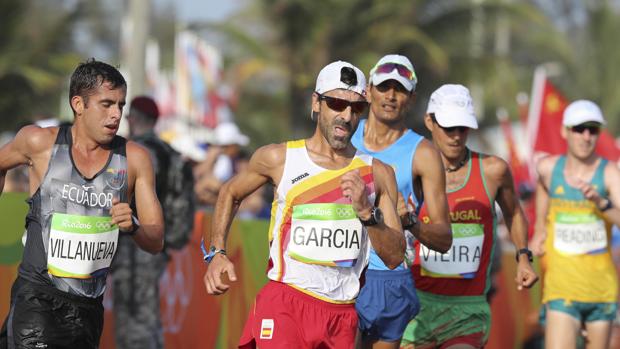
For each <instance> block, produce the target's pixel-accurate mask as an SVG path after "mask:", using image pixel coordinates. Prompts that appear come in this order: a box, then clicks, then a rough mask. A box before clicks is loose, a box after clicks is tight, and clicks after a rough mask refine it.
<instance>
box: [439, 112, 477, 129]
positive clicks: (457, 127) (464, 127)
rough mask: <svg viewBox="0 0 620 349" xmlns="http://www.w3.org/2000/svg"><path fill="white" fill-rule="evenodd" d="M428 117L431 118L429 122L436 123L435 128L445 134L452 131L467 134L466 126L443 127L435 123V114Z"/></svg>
mask: <svg viewBox="0 0 620 349" xmlns="http://www.w3.org/2000/svg"><path fill="white" fill-rule="evenodd" d="M430 116H431V120H433V122H434V123H436V124H437V126H439V127H440V128H441V129H442V130H444V131H445V132H447V133H452V132H454V131H458V132H459V133H465V132H467V130H469V127H466V126H453V127H443V126H441V125H440V124H439V123H438V122H437V119H435V114H433V113H431V114H430Z"/></svg>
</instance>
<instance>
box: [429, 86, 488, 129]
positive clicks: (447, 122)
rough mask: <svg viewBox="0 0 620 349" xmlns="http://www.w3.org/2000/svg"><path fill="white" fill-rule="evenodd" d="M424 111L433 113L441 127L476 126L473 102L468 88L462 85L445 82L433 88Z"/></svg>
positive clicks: (474, 127) (475, 127)
mask: <svg viewBox="0 0 620 349" xmlns="http://www.w3.org/2000/svg"><path fill="white" fill-rule="evenodd" d="M426 112H427V113H428V114H434V115H435V119H436V120H437V123H438V124H439V126H441V127H456V126H465V127H469V128H473V129H477V128H478V121H477V120H476V113H475V112H474V102H473V100H472V98H471V95H470V94H469V90H468V89H467V87H465V86H463V85H453V84H446V85H442V86H441V87H440V88H438V89H437V90H435V92H433V93H432V94H431V99H430V101H429V102H428V108H427V110H426Z"/></svg>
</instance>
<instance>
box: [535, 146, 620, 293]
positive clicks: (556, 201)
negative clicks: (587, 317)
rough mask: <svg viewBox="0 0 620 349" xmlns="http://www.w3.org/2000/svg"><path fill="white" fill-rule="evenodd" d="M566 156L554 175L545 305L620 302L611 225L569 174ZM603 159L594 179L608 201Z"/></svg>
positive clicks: (544, 290) (546, 253) (551, 195)
mask: <svg viewBox="0 0 620 349" xmlns="http://www.w3.org/2000/svg"><path fill="white" fill-rule="evenodd" d="M566 161H567V158H566V157H565V156H559V157H558V158H557V160H556V163H555V165H554V167H553V170H552V172H551V181H550V183H549V188H548V193H549V209H548V211H547V217H546V218H547V219H546V233H547V238H546V240H545V255H544V257H543V258H544V259H545V262H546V263H545V264H546V272H545V274H544V280H543V302H548V301H550V300H554V299H567V300H571V301H577V302H587V303H608V302H616V301H617V297H618V277H617V273H616V267H615V265H614V261H613V258H612V255H611V247H610V241H611V223H610V222H609V221H607V220H606V218H605V215H604V214H603V213H602V212H600V211H599V209H598V208H597V207H596V205H595V204H594V203H593V202H592V201H590V200H588V199H586V198H585V197H584V196H583V193H582V192H581V190H580V189H578V188H576V187H573V186H572V185H570V184H569V183H568V182H567V181H566V178H565V176H567V175H570V174H567V172H566ZM607 164H608V161H607V160H606V159H602V158H601V159H600V160H599V163H598V164H597V167H596V169H595V170H594V172H593V174H592V178H591V179H590V180H589V184H590V186H592V188H594V190H596V192H597V193H598V195H599V196H601V197H608V195H609V193H608V192H607V190H606V189H605V167H606V166H607Z"/></svg>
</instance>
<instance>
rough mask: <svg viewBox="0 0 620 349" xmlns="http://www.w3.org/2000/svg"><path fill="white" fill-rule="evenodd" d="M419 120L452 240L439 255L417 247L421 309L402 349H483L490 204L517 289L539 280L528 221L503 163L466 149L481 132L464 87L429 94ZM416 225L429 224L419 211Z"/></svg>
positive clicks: (490, 249) (490, 246)
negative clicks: (441, 183)
mask: <svg viewBox="0 0 620 349" xmlns="http://www.w3.org/2000/svg"><path fill="white" fill-rule="evenodd" d="M424 121H425V125H426V127H427V128H428V129H429V130H430V131H431V133H432V136H433V143H434V144H435V145H436V146H437V148H439V151H440V152H441V157H442V160H443V163H444V167H445V169H446V192H447V196H448V205H449V206H450V218H451V223H452V234H453V236H452V238H453V240H452V248H451V249H450V250H449V251H448V252H447V253H444V254H441V253H437V252H435V251H432V250H430V249H429V248H428V247H426V246H424V245H422V244H419V246H418V257H419V258H418V259H417V263H416V264H414V266H413V268H412V271H413V274H414V277H415V283H416V289H417V292H418V297H419V299H420V303H421V310H420V313H419V314H418V316H417V317H416V318H415V319H414V320H413V321H411V322H410V323H409V326H407V330H406V331H405V335H404V336H403V341H402V347H405V348H406V347H408V346H411V345H412V344H414V345H415V348H416V349H420V348H451V347H458V348H482V347H483V346H484V345H485V343H486V341H487V339H488V335H489V330H490V325H491V322H490V321H491V311H490V308H489V304H488V303H487V300H486V294H487V292H488V290H489V287H490V284H491V280H490V278H489V274H490V269H491V261H492V259H493V258H492V257H493V252H494V249H493V246H494V240H495V237H496V234H495V229H496V221H495V208H494V207H495V206H494V205H495V202H497V203H498V204H499V206H500V207H501V209H502V212H503V214H504V218H505V220H506V225H507V226H508V229H509V230H510V235H511V238H512V241H513V242H514V244H515V246H516V248H517V251H518V252H517V260H518V265H517V278H516V282H517V285H518V288H519V289H522V288H523V287H525V288H529V287H531V286H532V285H533V284H534V283H535V282H536V280H538V277H537V276H536V273H535V272H534V270H533V269H532V267H531V265H530V262H531V252H530V251H529V250H528V249H527V221H526V220H525V215H524V213H523V210H522V209H521V206H520V204H519V201H518V198H517V195H516V193H515V188H514V184H513V180H512V175H511V173H510V169H509V168H508V164H507V163H506V162H505V161H504V160H502V159H500V158H498V157H495V156H488V155H484V154H480V153H476V152H472V151H470V150H469V149H468V148H467V147H466V142H467V134H468V132H469V129H477V128H478V123H477V121H476V117H475V115H474V109H473V103H472V99H471V96H470V94H469V91H468V90H467V88H465V87H464V86H461V85H444V86H442V87H440V88H439V89H438V90H436V91H435V92H433V94H432V95H431V99H430V102H429V106H428V111H427V114H426V116H425V119H424ZM420 219H421V220H422V222H429V221H430V218H429V217H428V213H427V212H426V210H425V209H424V207H423V208H422V211H421V212H420Z"/></svg>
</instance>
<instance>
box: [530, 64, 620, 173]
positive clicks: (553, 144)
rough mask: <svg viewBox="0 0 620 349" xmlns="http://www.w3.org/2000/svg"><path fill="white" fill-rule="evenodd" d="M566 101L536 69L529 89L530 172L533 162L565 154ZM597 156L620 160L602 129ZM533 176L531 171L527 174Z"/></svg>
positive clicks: (608, 136) (619, 152)
mask: <svg viewBox="0 0 620 349" xmlns="http://www.w3.org/2000/svg"><path fill="white" fill-rule="evenodd" d="M568 104H569V102H568V100H567V99H566V98H565V97H564V96H563V95H562V93H561V92H560V91H559V90H558V89H557V88H556V87H555V86H554V85H553V84H552V83H551V81H549V79H548V78H547V75H546V72H545V70H544V68H543V67H539V68H537V69H536V72H535V73H534V83H533V87H532V98H531V104H530V110H529V115H528V120H527V121H528V122H527V134H528V137H527V138H528V143H529V147H528V148H529V149H530V150H531V154H530V155H531V156H530V159H531V161H532V163H531V164H530V171H533V170H534V168H535V167H534V166H533V165H535V163H536V161H537V160H538V159H540V158H541V157H542V156H545V155H549V154H564V153H566V147H567V145H566V140H565V139H564V138H562V136H561V133H560V130H561V128H562V115H563V113H564V109H566V107H567V106H568ZM596 152H597V154H599V155H601V156H603V157H604V158H607V159H609V160H611V161H614V162H616V161H618V160H619V159H620V148H619V147H618V144H617V143H616V141H615V139H614V138H613V137H612V136H611V134H609V132H608V131H606V130H602V132H601V133H600V136H599V139H598V143H597V147H596ZM530 173H531V174H532V172H530Z"/></svg>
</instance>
